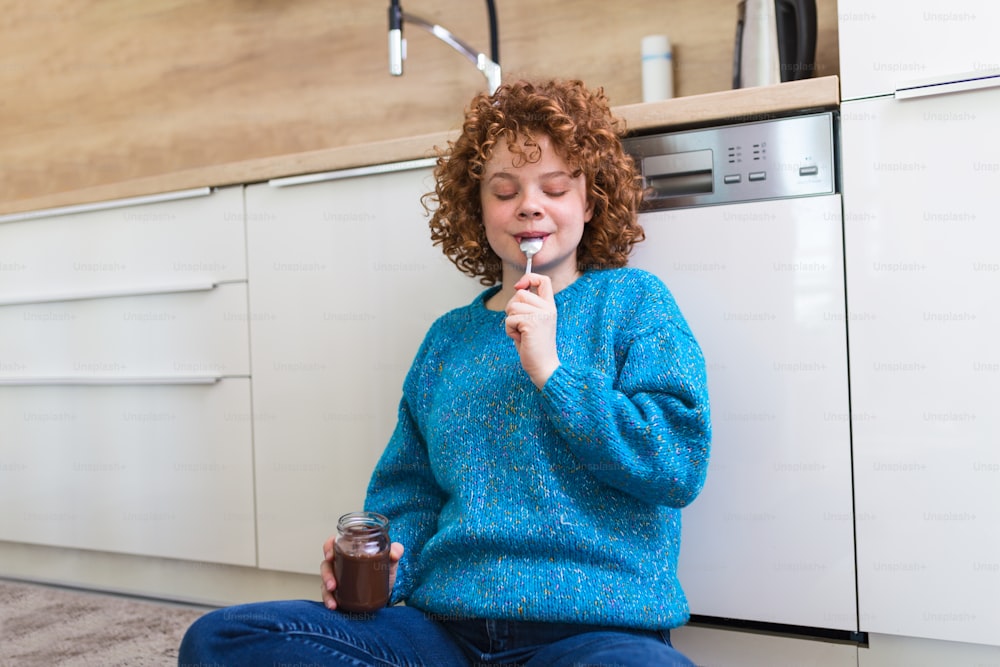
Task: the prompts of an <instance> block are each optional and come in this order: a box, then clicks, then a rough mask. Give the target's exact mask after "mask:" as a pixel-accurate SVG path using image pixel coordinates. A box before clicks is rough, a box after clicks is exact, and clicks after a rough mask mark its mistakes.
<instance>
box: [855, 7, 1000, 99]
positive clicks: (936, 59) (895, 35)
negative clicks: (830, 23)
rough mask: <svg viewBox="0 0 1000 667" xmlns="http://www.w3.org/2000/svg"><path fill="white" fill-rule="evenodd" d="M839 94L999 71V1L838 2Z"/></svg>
mask: <svg viewBox="0 0 1000 667" xmlns="http://www.w3.org/2000/svg"><path fill="white" fill-rule="evenodd" d="M837 16H838V18H839V20H838V28H839V37H840V96H841V99H844V100H853V99H858V98H862V97H871V96H873V95H885V94H891V93H892V92H893V91H894V90H895V89H896V87H897V86H898V85H900V84H903V83H905V82H908V81H914V80H920V79H927V78H939V77H947V78H951V77H952V76H953V75H957V74H960V73H969V72H987V71H991V70H998V69H1000V50H998V49H997V39H996V33H997V28H998V26H1000V3H997V2H996V1H995V0H950V1H949V2H940V0H908V1H907V2H899V0H876V2H872V1H871V0H838V2H837Z"/></svg>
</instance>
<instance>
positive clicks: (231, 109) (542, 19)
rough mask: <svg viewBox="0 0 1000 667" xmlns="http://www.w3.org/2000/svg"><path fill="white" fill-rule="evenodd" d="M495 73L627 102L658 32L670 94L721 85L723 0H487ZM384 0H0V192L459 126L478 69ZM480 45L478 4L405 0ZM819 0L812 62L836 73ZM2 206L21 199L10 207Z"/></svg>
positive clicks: (726, 59) (727, 66) (728, 55)
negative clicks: (403, 49) (398, 66)
mask: <svg viewBox="0 0 1000 667" xmlns="http://www.w3.org/2000/svg"><path fill="white" fill-rule="evenodd" d="M497 5H498V15H499V28H500V59H501V63H502V64H503V66H504V78H505V79H509V78H511V77H521V76H524V77H547V76H558V77H562V78H569V77H578V78H582V79H584V80H585V81H587V82H588V83H589V84H591V85H601V86H603V87H604V88H605V90H606V91H607V93H608V95H609V97H610V98H611V101H612V103H613V104H614V105H616V106H617V105H630V104H633V103H636V102H639V101H640V99H641V84H640V64H639V63H640V58H639V49H640V40H641V38H642V37H643V36H644V35H646V34H651V33H665V34H668V35H669V36H670V38H671V41H672V43H673V45H674V56H675V62H676V66H675V81H676V94H677V95H678V96H686V95H695V94H701V93H710V92H714V91H722V90H727V89H729V88H730V86H731V82H730V78H731V70H732V65H731V61H732V50H733V44H732V43H733V37H734V32H735V20H736V0H657V1H654V0H630V1H629V2H627V3H607V2H601V1H598V0H576V1H574V2H565V1H559V0H499V1H498V2H497ZM387 6H388V0H385V1H383V0H366V1H364V2H361V1H358V0H322V1H321V0H294V1H292V0H33V1H28V0H0V90H2V93H0V95H2V97H0V202H2V203H3V209H5V210H8V211H10V210H24V205H23V202H25V201H39V200H40V198H44V197H45V196H47V195H53V194H57V193H62V192H68V191H76V190H80V189H88V188H95V187H97V188H100V187H103V186H108V185H110V184H114V183H119V182H123V181H134V180H136V179H146V178H151V177H155V176H158V175H164V174H172V173H174V172H183V171H186V170H197V169H200V168H204V167H207V166H211V165H225V164H229V163H237V162H244V161H248V160H250V161H252V160H259V159H263V158H269V157H274V156H284V155H289V154H299V153H307V152H310V151H319V150H322V149H328V148H335V147H350V146H354V145H356V144H368V143H371V142H379V141H382V140H388V139H396V138H402V137H412V136H415V135H423V134H430V133H438V132H447V131H449V130H453V129H455V128H457V127H458V125H459V123H460V121H461V116H462V109H463V108H464V106H465V105H466V104H467V102H468V101H469V99H470V98H471V96H472V95H473V94H474V93H476V92H478V91H480V90H483V89H484V88H485V80H484V79H483V77H482V75H481V74H479V72H477V71H476V70H475V68H473V67H472V65H471V64H470V63H469V62H468V61H467V60H465V59H464V58H462V57H461V56H460V55H459V54H458V53H456V52H454V51H452V50H451V49H450V48H449V47H448V46H446V45H445V44H443V43H441V42H440V41H438V40H437V39H435V38H434V37H432V36H431V35H429V34H427V33H425V32H423V31H422V30H419V29H418V28H416V27H415V26H410V27H409V28H408V29H407V30H406V36H407V39H408V47H409V48H408V52H409V57H408V60H407V62H406V65H405V73H404V75H403V77H401V78H394V77H390V76H389V75H388V73H387V56H386V53H387V47H386V40H387V36H386V30H387V20H386V9H387ZM403 6H404V9H405V10H406V11H407V12H410V13H413V14H417V15H419V16H422V17H424V18H426V19H428V20H431V21H434V22H438V23H440V24H442V25H444V26H446V27H447V28H449V29H450V30H451V31H452V32H453V33H455V34H456V35H458V36H459V37H461V38H462V39H463V40H464V41H466V42H468V43H470V44H472V45H473V46H476V47H478V48H481V49H484V50H486V49H487V48H488V30H487V20H486V10H485V3H480V2H474V1H473V0H450V1H447V2H446V1H445V0H404V2H403ZM838 59H839V51H838V47H837V32H836V4H835V2H833V1H832V0H819V45H818V55H817V62H818V64H817V75H818V76H825V75H831V74H837V73H838V64H837V63H838ZM18 202H22V204H21V205H19V204H18Z"/></svg>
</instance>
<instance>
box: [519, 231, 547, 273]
mask: <svg viewBox="0 0 1000 667" xmlns="http://www.w3.org/2000/svg"><path fill="white" fill-rule="evenodd" d="M542 241H543V239H541V238H539V237H533V238H525V239H521V252H523V253H524V256H525V257H527V258H528V262H527V264H526V265H525V269H524V272H525V273H531V258H532V257H534V256H535V255H536V254H537V253H538V251H539V250H541V249H542Z"/></svg>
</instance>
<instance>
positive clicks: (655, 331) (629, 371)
mask: <svg viewBox="0 0 1000 667" xmlns="http://www.w3.org/2000/svg"><path fill="white" fill-rule="evenodd" d="M678 320H680V321H679V322H678ZM625 348H626V349H625V351H624V361H623V363H622V364H621V366H620V370H619V371H618V377H617V378H615V377H611V376H610V375H608V374H606V373H603V372H601V371H598V370H595V369H591V368H583V367H574V366H572V365H569V366H567V365H563V366H560V367H559V368H558V369H557V370H556V371H555V373H553V375H552V377H550V378H549V380H548V382H547V383H546V384H545V387H544V388H543V391H542V400H543V404H544V405H545V409H546V415H547V417H548V418H549V420H550V421H551V422H552V423H553V425H554V427H555V428H556V430H557V432H558V433H559V435H560V437H561V438H562V440H563V441H564V442H565V443H567V445H568V447H569V448H570V450H571V451H572V452H573V454H574V455H575V456H576V457H577V458H578V459H579V460H580V461H581V462H582V463H583V465H584V466H585V467H586V468H587V469H588V470H589V471H590V472H591V473H592V474H593V475H594V476H595V477H596V478H597V479H599V480H600V481H602V482H604V483H605V484H608V485H610V486H612V487H614V488H616V489H619V490H620V491H623V492H625V493H627V494H630V495H632V496H634V497H636V498H638V499H640V500H642V501H644V502H647V503H650V504H655V505H667V506H670V507H676V508H680V507H684V506H685V505H687V504H688V503H690V502H691V501H692V500H694V498H695V497H696V496H697V495H698V493H699V492H700V491H701V488H702V486H703V485H704V482H705V475H706V470H707V466H708V457H709V449H710V443H711V425H710V420H709V402H708V389H707V384H706V373H705V361H704V357H703V356H702V353H701V348H700V347H699V346H698V344H697V342H696V341H695V340H694V337H693V336H692V335H691V333H690V331H689V330H688V328H687V325H686V324H685V323H684V322H683V319H682V318H680V315H679V313H676V317H673V318H669V317H668V318H666V320H665V321H663V322H662V323H661V324H658V325H656V326H653V327H648V328H646V329H645V330H641V331H640V332H639V333H638V334H636V335H634V336H633V337H632V338H631V340H630V341H628V342H627V344H626V345H625Z"/></svg>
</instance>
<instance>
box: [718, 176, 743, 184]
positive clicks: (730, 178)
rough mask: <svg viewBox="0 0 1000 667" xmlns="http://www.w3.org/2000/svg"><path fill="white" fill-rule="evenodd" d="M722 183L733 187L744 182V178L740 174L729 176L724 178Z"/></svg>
mask: <svg viewBox="0 0 1000 667" xmlns="http://www.w3.org/2000/svg"><path fill="white" fill-rule="evenodd" d="M722 181H723V182H724V183H725V184H726V185H733V184H735V183H740V182H742V181H743V177H742V176H740V175H739V174H729V175H728V176H725V177H723V179H722Z"/></svg>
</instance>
